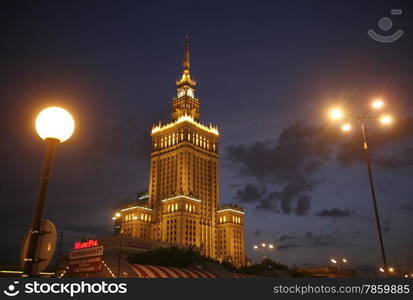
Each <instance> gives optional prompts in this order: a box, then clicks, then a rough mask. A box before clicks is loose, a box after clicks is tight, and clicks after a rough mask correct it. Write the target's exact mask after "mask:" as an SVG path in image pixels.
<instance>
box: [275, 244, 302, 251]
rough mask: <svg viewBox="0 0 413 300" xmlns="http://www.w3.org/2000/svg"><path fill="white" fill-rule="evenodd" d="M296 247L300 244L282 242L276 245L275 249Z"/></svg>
mask: <svg viewBox="0 0 413 300" xmlns="http://www.w3.org/2000/svg"><path fill="white" fill-rule="evenodd" d="M297 247H301V245H299V244H283V245H278V246H277V250H279V251H282V250H285V249H288V248H297Z"/></svg>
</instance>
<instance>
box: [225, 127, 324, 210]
mask: <svg viewBox="0 0 413 300" xmlns="http://www.w3.org/2000/svg"><path fill="white" fill-rule="evenodd" d="M327 135H328V132H323V131H322V130H320V129H319V128H317V127H312V126H308V125H306V124H304V123H302V122H297V123H294V124H292V125H290V126H288V127H287V128H285V129H284V130H283V131H282V132H281V134H280V136H279V137H278V139H277V140H276V142H271V141H268V142H256V143H253V144H251V145H231V146H229V147H227V148H226V158H227V159H228V161H229V162H230V164H231V166H232V167H234V169H236V170H237V171H238V173H239V174H240V175H242V176H248V177H250V178H253V179H255V180H257V181H260V182H266V183H271V184H274V185H276V186H277V187H278V188H279V189H278V190H277V191H274V192H271V193H268V194H266V193H264V192H265V190H264V189H258V188H253V186H252V185H251V184H249V185H247V186H246V187H245V188H244V189H241V190H238V191H237V192H236V195H235V198H237V199H240V200H241V199H242V200H244V202H247V201H250V202H252V201H254V202H257V203H258V205H257V208H260V209H266V210H277V206H278V202H280V209H281V211H282V212H283V213H285V214H290V213H293V212H294V213H295V214H297V215H305V214H307V212H308V210H309V209H310V202H311V196H310V195H309V194H308V193H309V192H311V191H312V190H313V189H314V188H315V187H316V186H317V184H319V183H320V182H321V181H322V180H321V179H320V178H313V177H312V175H314V174H315V173H316V172H317V171H318V170H319V168H320V166H321V164H322V163H323V161H324V160H327V159H328V158H329V156H330V152H331V150H330V148H331V143H326V142H323V140H324V139H326V136H327ZM331 138H332V137H330V138H328V139H331ZM294 202H296V204H295V207H293V203H294Z"/></svg>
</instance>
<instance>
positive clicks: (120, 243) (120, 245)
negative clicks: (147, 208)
mask: <svg viewBox="0 0 413 300" xmlns="http://www.w3.org/2000/svg"><path fill="white" fill-rule="evenodd" d="M112 220H114V221H115V224H116V222H117V221H118V220H119V223H120V224H121V223H122V215H121V213H120V212H117V213H116V214H115V215H114V216H113V217H112ZM119 226H120V228H119V253H118V272H117V278H119V276H120V261H121V255H122V254H121V253H122V227H121V225H119Z"/></svg>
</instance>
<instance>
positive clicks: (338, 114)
mask: <svg viewBox="0 0 413 300" xmlns="http://www.w3.org/2000/svg"><path fill="white" fill-rule="evenodd" d="M383 105H384V103H383V101H381V100H376V101H374V102H373V103H372V107H373V109H376V110H377V109H381V108H382V107H383ZM330 116H331V118H332V119H335V120H339V119H341V118H343V117H344V116H346V117H348V118H351V119H353V120H355V121H358V122H360V125H361V133H362V142H363V150H364V158H365V161H366V164H367V171H368V176H369V183H370V191H371V197H372V200H373V208H374V215H375V219H376V225H377V231H378V235H379V242H380V252H381V256H382V259H383V265H384V271H385V274H386V277H388V268H387V259H386V253H385V250H384V242H383V234H382V230H381V225H380V217H379V211H378V207H377V200H376V192H375V189H374V182H373V175H372V170H371V162H370V156H369V151H368V144H367V136H366V130H365V122H366V120H379V121H380V122H381V123H383V124H389V123H391V122H392V119H391V117H390V116H386V115H385V116H382V117H380V118H375V117H369V116H368V112H367V113H365V114H363V115H349V114H345V113H344V112H343V111H342V110H341V109H333V110H331V112H330ZM341 129H342V130H343V131H345V132H346V131H350V130H351V124H349V123H345V124H344V125H343V126H342V127H341Z"/></svg>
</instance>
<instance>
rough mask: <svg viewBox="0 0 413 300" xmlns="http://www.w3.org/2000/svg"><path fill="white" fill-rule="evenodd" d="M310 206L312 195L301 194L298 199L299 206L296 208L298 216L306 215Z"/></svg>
mask: <svg viewBox="0 0 413 300" xmlns="http://www.w3.org/2000/svg"><path fill="white" fill-rule="evenodd" d="M310 207H311V205H310V197H308V196H300V197H298V199H297V206H296V207H295V209H294V211H295V214H296V215H298V216H304V215H306V214H307V212H308V211H309V210H310Z"/></svg>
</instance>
